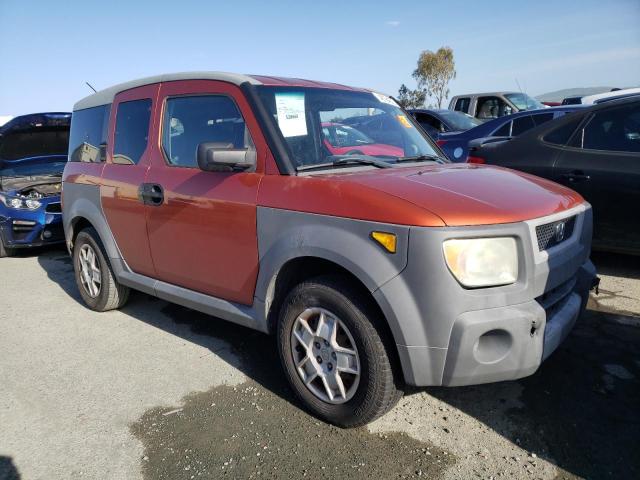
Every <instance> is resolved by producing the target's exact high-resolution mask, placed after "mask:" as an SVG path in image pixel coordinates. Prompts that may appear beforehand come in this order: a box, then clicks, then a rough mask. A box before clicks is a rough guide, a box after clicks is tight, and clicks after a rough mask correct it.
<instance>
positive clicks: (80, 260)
mask: <svg viewBox="0 0 640 480" xmlns="http://www.w3.org/2000/svg"><path fill="white" fill-rule="evenodd" d="M73 268H74V270H75V277H76V284H77V285H78V290H80V295H81V296H82V300H84V303H85V304H86V305H87V306H88V307H89V308H90V309H92V310H95V311H97V312H106V311H107V310H113V309H116V308H120V307H122V306H123V305H124V304H125V303H126V301H127V299H128V298H129V288H128V287H126V286H124V285H121V284H120V283H118V281H117V280H116V279H115V276H114V274H113V271H112V269H111V265H110V264H109V262H108V261H107V255H106V254H105V250H104V247H103V245H102V242H101V241H100V237H99V236H98V233H97V232H96V231H95V229H93V228H85V229H84V230H82V231H81V232H80V233H79V234H78V236H77V237H76V241H75V243H74V246H73Z"/></svg>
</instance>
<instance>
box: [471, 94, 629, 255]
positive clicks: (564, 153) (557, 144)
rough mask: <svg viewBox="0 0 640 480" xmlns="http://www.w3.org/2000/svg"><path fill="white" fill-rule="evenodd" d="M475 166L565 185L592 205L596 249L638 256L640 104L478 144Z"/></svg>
mask: <svg viewBox="0 0 640 480" xmlns="http://www.w3.org/2000/svg"><path fill="white" fill-rule="evenodd" d="M477 143H479V145H477V146H476V145H472V147H471V148H472V152H471V154H470V155H472V156H473V161H474V162H476V163H489V164H494V165H500V166H504V167H509V168H514V169H517V170H522V171H525V172H529V173H532V174H535V175H539V176H541V177H545V178H548V179H550V180H553V181H555V182H558V183H562V184H564V185H567V186H569V187H571V188H573V189H574V190H576V191H577V192H579V193H580V194H582V196H583V197H585V198H586V199H587V200H588V201H589V202H590V203H591V204H592V205H593V215H594V237H593V240H594V247H595V248H598V249H602V250H612V251H618V252H622V253H634V254H640V213H639V212H638V209H639V208H640V99H638V98H637V97H636V98H628V99H622V100H612V101H610V102H606V103H602V104H600V105H596V106H594V107H590V108H587V109H583V110H581V111H578V112H575V113H572V114H571V115H567V116H565V117H564V118H561V119H558V120H555V121H553V122H549V123H547V124H546V125H543V126H541V127H538V128H535V129H533V130H531V131H529V132H527V133H525V134H524V135H521V136H520V137H518V138H515V139H512V140H507V141H499V142H498V141H492V140H491V139H489V140H487V141H483V140H478V141H477Z"/></svg>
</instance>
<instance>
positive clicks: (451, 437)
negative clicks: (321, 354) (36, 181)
mask: <svg viewBox="0 0 640 480" xmlns="http://www.w3.org/2000/svg"><path fill="white" fill-rule="evenodd" d="M636 260H637V259H629V258H625V257H619V256H595V261H596V264H597V265H598V267H599V270H600V271H601V272H603V273H604V274H605V275H604V276H603V284H602V289H601V292H602V294H601V296H600V297H599V298H597V299H596V300H594V301H592V302H591V307H592V309H593V310H591V311H588V312H586V314H585V315H584V316H583V318H582V321H581V322H580V324H579V325H578V326H577V327H576V329H575V330H574V331H573V333H572V334H571V335H570V337H569V338H568V339H567V341H566V342H565V343H564V344H563V345H562V347H561V348H560V349H559V350H558V351H557V352H556V353H555V354H554V355H552V356H551V358H550V359H549V360H548V361H547V362H545V364H544V365H543V366H542V367H541V369H540V370H539V371H538V372H537V373H536V374H535V375H533V376H531V377H529V378H527V379H523V380H520V381H516V382H504V383H500V384H492V385H481V386H474V387H460V388H452V389H445V388H430V389H419V390H412V391H410V392H408V394H407V396H405V398H404V399H403V400H401V402H400V404H399V405H398V406H397V407H396V408H395V409H394V410H393V411H392V412H390V413H389V414H388V415H386V416H385V417H383V418H382V419H379V420H378V421H376V422H375V423H374V424H372V425H370V426H369V427H368V428H361V429H355V430H340V429H337V428H335V427H331V426H328V425H326V424H324V423H322V422H320V421H318V420H317V419H315V418H313V417H311V416H309V415H307V414H306V413H305V412H304V411H302V410H301V409H300V406H299V405H298V404H297V403H296V401H295V400H294V399H293V398H292V395H291V392H290V391H289V389H288V387H287V386H286V385H285V384H284V382H283V377H282V374H281V371H280V367H279V364H278V361H277V356H276V352H275V349H274V346H273V343H272V339H270V338H269V337H266V336H263V335H261V334H259V333H256V332H252V331H250V330H247V329H244V328H242V327H237V326H234V325H231V324H227V323H225V322H221V321H215V319H212V318H210V317H207V316H205V315H202V314H199V313H197V312H193V311H191V310H188V309H184V308H182V307H178V306H175V305H170V304H167V303H166V302H163V301H160V300H157V299H154V298H152V297H148V296H146V295H143V294H134V295H133V296H132V298H131V301H130V303H129V304H128V305H127V306H126V307H125V308H124V309H123V310H122V311H120V312H110V313H108V314H97V313H94V312H91V311H89V310H87V309H85V308H84V307H83V306H82V305H81V304H80V303H79V296H78V294H77V291H76V288H75V284H74V282H73V276H72V273H71V265H70V262H69V260H68V258H67V257H66V254H65V253H64V252H63V251H59V250H54V251H43V252H38V253H37V254H25V255H22V256H21V257H18V258H9V259H2V260H1V261H0V268H1V269H2V274H3V278H4V279H5V280H4V281H3V287H2V290H1V291H0V298H1V299H2V305H3V308H2V309H0V352H2V354H1V355H0V479H15V478H22V479H45V478H46V479H57V478H65V479H66V478H110V479H121V478H122V479H125V478H126V479H140V478H144V479H161V478H166V479H182V478H185V479H191V478H302V477H309V478H345V477H348V478H371V477H372V475H375V476H376V477H377V478H380V479H386V478H407V477H420V476H425V477H430V478H486V479H489V478H491V477H493V478H514V477H515V478H532V479H537V478H543V479H553V478H640V458H639V457H638V455H637V440H638V438H640V411H639V410H638V408H637V406H638V405H639V404H640V382H639V378H640V360H639V359H640V329H638V328H637V327H636V326H634V325H635V323H634V322H638V319H639V318H640V305H638V297H639V295H638V294H637V293H634V292H638V290H639V288H640V280H639V279H638V276H639V275H638V273H639V272H640V265H638V264H637V263H634V262H636ZM634 265H635V266H634ZM618 272H619V273H618ZM35 288H37V292H38V293H37V294H34V293H33V292H34V289H35ZM607 292H611V293H612V294H613V295H612V296H608V295H610V294H609V293H607ZM33 312H35V313H33ZM620 320H622V321H624V322H625V323H626V324H621V323H620Z"/></svg>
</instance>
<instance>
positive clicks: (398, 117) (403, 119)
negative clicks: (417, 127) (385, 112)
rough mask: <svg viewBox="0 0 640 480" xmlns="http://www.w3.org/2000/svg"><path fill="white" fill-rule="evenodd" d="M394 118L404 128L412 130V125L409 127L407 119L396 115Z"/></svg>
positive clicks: (409, 123)
mask: <svg viewBox="0 0 640 480" xmlns="http://www.w3.org/2000/svg"><path fill="white" fill-rule="evenodd" d="M396 118H397V119H398V121H399V122H400V123H401V124H402V125H403V126H404V127H405V128H413V125H411V122H409V120H408V119H407V117H405V116H404V115H396Z"/></svg>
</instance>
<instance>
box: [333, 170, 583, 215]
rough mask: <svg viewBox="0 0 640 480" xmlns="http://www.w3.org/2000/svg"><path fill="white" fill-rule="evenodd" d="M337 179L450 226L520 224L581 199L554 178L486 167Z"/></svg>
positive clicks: (372, 173) (386, 172)
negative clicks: (417, 209)
mask: <svg viewBox="0 0 640 480" xmlns="http://www.w3.org/2000/svg"><path fill="white" fill-rule="evenodd" d="M340 177H341V179H342V180H343V181H347V182H354V183H357V184H360V185H362V186H366V187H368V188H371V189H375V190H378V191H380V192H384V193H387V194H389V195H393V196H395V197H398V198H401V199H404V200H405V201H407V202H410V203H412V204H414V205H416V206H418V207H421V208H423V209H425V210H427V211H429V212H431V213H433V214H435V215H437V216H439V217H440V218H441V219H442V221H443V222H444V223H445V224H446V225H449V226H464V225H489V224H496V223H512V222H520V221H523V220H530V219H533V218H538V217H543V216H547V215H551V214H553V213H557V212H561V211H564V210H567V209H570V208H572V207H575V206H577V205H579V204H581V203H583V202H584V199H583V198H582V197H581V196H580V195H579V194H577V193H576V192H574V191H573V190H570V189H568V188H565V187H563V186H561V185H558V184H556V183H554V182H551V181H548V180H544V179H542V178H539V177H535V176H533V175H528V174H526V173H522V172H517V171H514V170H509V169H506V168H500V167H493V166H486V165H469V164H454V165H451V164H450V165H433V166H432V165H429V166H424V167H421V168H389V169H386V170H383V171H381V170H375V171H367V172H364V173H352V174H345V175H340Z"/></svg>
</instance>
